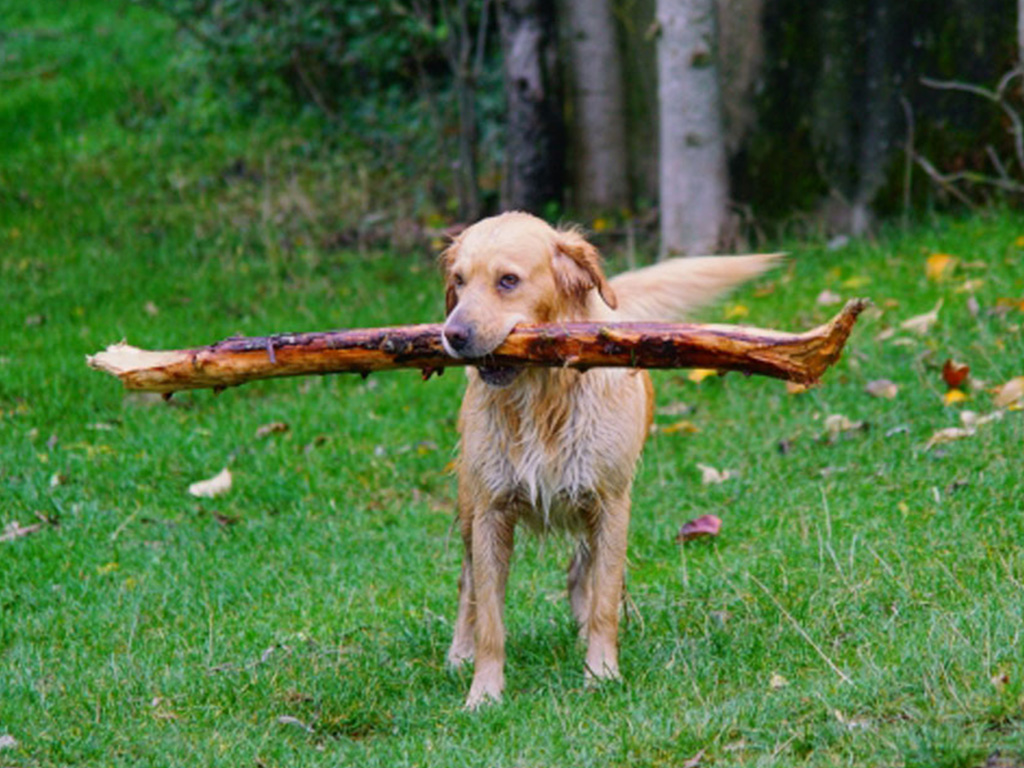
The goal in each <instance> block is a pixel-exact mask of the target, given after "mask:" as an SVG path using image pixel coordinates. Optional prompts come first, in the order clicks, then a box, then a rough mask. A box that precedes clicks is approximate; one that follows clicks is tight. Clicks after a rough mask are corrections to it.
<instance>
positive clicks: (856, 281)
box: [842, 275, 871, 290]
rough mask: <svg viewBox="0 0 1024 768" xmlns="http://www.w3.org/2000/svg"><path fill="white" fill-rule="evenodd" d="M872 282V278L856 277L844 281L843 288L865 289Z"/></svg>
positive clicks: (865, 276)
mask: <svg viewBox="0 0 1024 768" xmlns="http://www.w3.org/2000/svg"><path fill="white" fill-rule="evenodd" d="M870 282H871V278H870V277H868V276H867V275H854V276H853V277H848V278H847V279H846V280H843V283H842V285H843V288H849V289H851V290H853V289H857V288H863V287H864V286H865V285H867V284H868V283H870Z"/></svg>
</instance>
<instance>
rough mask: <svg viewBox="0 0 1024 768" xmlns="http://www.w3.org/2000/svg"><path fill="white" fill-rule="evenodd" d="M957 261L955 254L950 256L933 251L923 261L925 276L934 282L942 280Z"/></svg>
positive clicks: (947, 275)
mask: <svg viewBox="0 0 1024 768" xmlns="http://www.w3.org/2000/svg"><path fill="white" fill-rule="evenodd" d="M957 261H958V259H957V258H956V256H950V255H949V254H948V253H933V254H932V255H931V256H929V257H928V259H927V261H926V262H925V267H924V273H925V276H926V277H927V278H928V279H929V280H934V281H936V282H938V281H939V280H944V279H945V278H947V277H949V275H950V274H951V273H952V272H953V270H954V269H955V268H956V263H957Z"/></svg>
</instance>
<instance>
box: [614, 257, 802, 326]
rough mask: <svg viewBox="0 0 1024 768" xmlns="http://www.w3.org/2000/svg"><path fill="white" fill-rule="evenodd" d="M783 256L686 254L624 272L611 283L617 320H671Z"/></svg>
mask: <svg viewBox="0 0 1024 768" xmlns="http://www.w3.org/2000/svg"><path fill="white" fill-rule="evenodd" d="M784 255H785V254H782V253H768V254H759V255H754V256H688V257H683V258H678V259H668V260H667V261H662V262H660V263H658V264H653V265H651V266H649V267H643V268H642V269H637V270H633V271H632V272H624V273H622V274H621V275H616V276H615V277H613V278H612V279H611V281H610V283H611V287H612V290H613V291H614V292H615V296H616V298H617V299H618V310H617V311H616V312H615V313H614V314H615V319H616V320H635V321H650V322H657V321H663V322H672V321H676V320H681V319H683V318H684V317H685V316H686V315H687V314H689V313H690V312H693V311H694V310H696V309H699V308H700V307H703V306H706V305H708V304H711V303H712V302H714V301H715V300H716V299H719V298H721V297H722V296H723V295H724V294H726V293H728V292H729V291H730V290H732V289H733V288H735V287H736V286H738V285H740V284H741V283H744V282H746V281H747V280H750V279H752V278H754V277H757V276H758V275H760V274H762V273H763V272H766V271H767V270H769V269H772V268H773V267H776V266H778V264H779V263H780V260H781V259H782V257H783V256H784Z"/></svg>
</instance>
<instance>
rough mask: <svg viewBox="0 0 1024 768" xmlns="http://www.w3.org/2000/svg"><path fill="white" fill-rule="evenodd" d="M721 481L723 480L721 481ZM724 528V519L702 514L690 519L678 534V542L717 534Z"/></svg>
mask: <svg viewBox="0 0 1024 768" xmlns="http://www.w3.org/2000/svg"><path fill="white" fill-rule="evenodd" d="M719 482H721V481H719ZM721 529H722V521H721V520H720V519H719V518H717V517H715V516H714V515H701V516H700V517H698V518H697V519H696V520H688V521H687V522H685V523H683V527H682V528H680V529H679V533H678V534H676V542H679V543H685V542H687V541H693V540H694V539H702V538H704V537H705V536H717V535H718V532H719V531H720V530H721Z"/></svg>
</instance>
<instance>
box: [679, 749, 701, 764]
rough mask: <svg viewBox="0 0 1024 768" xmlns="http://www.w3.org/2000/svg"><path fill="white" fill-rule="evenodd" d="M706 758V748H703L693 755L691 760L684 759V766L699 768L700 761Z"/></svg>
mask: <svg viewBox="0 0 1024 768" xmlns="http://www.w3.org/2000/svg"><path fill="white" fill-rule="evenodd" d="M703 759H704V750H703V749H702V750H701V751H700V752H698V753H697V754H696V755H694V756H693V757H691V758H690V759H689V760H684V761H683V768H697V766H699V765H700V761H701V760H703Z"/></svg>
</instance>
